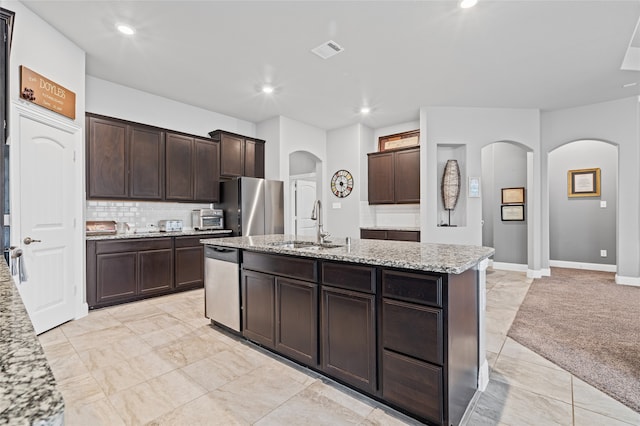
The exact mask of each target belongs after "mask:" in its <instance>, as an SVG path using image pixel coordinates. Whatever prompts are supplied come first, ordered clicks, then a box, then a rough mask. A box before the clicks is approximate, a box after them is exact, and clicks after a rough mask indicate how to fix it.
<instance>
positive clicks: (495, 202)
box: [481, 141, 533, 271]
mask: <svg viewBox="0 0 640 426" xmlns="http://www.w3.org/2000/svg"><path fill="white" fill-rule="evenodd" d="M532 154H533V153H532V151H531V149H529V148H528V147H526V146H524V145H522V144H520V143H517V142H512V141H500V142H493V143H491V144H489V145H486V146H484V147H483V148H482V151H481V165H482V166H481V167H482V221H483V226H482V245H483V246H488V247H493V248H495V250H496V253H495V255H494V258H493V259H494V268H496V269H508V270H519V271H527V269H528V264H529V250H528V246H529V233H530V228H531V225H530V223H529V221H528V216H529V215H528V213H527V210H528V207H529V203H528V201H527V194H528V192H529V190H530V189H531V188H530V186H531V182H529V181H528V179H529V173H528V170H529V167H530V162H531V158H532ZM518 188H523V191H522V192H523V194H524V199H523V200H522V202H521V201H520V200H517V199H504V200H503V192H504V193H505V195H506V194H511V193H518V192H520V190H519V189H518ZM504 190H506V191H504ZM520 213H522V216H521V217H518V214H520Z"/></svg>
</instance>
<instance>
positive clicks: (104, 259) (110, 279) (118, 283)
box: [89, 251, 138, 306]
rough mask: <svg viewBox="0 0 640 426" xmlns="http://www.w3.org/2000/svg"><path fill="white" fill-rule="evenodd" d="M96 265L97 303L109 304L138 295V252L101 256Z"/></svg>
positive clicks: (98, 257)
mask: <svg viewBox="0 0 640 426" xmlns="http://www.w3.org/2000/svg"><path fill="white" fill-rule="evenodd" d="M95 265H96V269H97V271H96V272H97V274H96V293H95V296H94V298H95V303H109V302H112V301H118V300H122V299H126V298H129V297H132V296H135V295H136V294H137V291H138V284H137V283H138V274H137V265H138V253H137V252H135V251H134V252H125V253H107V254H99V255H98V256H97V258H96V262H95ZM89 305H90V306H91V302H89Z"/></svg>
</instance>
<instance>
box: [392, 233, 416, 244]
mask: <svg viewBox="0 0 640 426" xmlns="http://www.w3.org/2000/svg"><path fill="white" fill-rule="evenodd" d="M387 240H395V241H414V242H417V243H419V242H420V231H392V230H388V231H387Z"/></svg>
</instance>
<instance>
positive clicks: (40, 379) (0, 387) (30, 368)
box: [0, 259, 64, 426]
mask: <svg viewBox="0 0 640 426" xmlns="http://www.w3.org/2000/svg"><path fill="white" fill-rule="evenodd" d="M0 424H10V425H38V426H40V425H62V424H64V400H63V399H62V394H61V393H60V391H58V389H57V388H56V381H55V378H54V377H53V373H52V372H51V368H50V367H49V363H48V362H47V358H46V357H45V355H44V351H43V350H42V346H41V345H40V342H39V341H38V337H37V336H36V333H35V331H34V330H33V325H32V324H31V320H30V319H29V315H28V314H27V311H26V309H25V307H24V304H23V303H22V298H21V297H20V294H19V293H18V288H17V287H16V285H15V284H14V282H13V279H12V278H11V274H10V273H9V268H8V267H7V264H6V263H5V262H4V259H2V260H0Z"/></svg>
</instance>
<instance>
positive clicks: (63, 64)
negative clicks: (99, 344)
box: [0, 0, 86, 317]
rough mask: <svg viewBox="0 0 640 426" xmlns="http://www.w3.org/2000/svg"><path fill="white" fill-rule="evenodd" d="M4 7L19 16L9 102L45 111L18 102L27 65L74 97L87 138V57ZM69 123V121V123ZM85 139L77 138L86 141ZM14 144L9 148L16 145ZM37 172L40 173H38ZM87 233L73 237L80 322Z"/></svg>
mask: <svg viewBox="0 0 640 426" xmlns="http://www.w3.org/2000/svg"><path fill="white" fill-rule="evenodd" d="M0 7H2V8H5V9H8V10H11V11H13V12H15V14H16V16H15V20H14V28H13V40H12V46H11V56H10V70H9V79H10V87H9V93H8V98H9V99H10V101H11V102H20V103H23V104H24V106H25V107H26V108H33V109H36V110H40V111H45V110H44V109H43V108H41V107H39V106H37V105H34V104H31V103H29V102H26V101H23V100H21V99H20V68H19V67H20V65H24V66H26V67H28V68H30V69H31V70H33V71H35V72H37V73H39V74H42V75H43V76H45V77H47V78H48V79H50V80H53V81H55V82H56V83H58V84H60V85H62V86H64V87H65V88H67V89H68V90H71V91H72V92H74V93H75V94H76V118H75V120H74V121H73V123H74V125H75V126H77V127H78V128H79V130H78V133H79V134H80V135H82V134H83V133H84V110H85V53H84V52H83V51H82V50H81V49H80V48H79V47H78V46H77V45H75V44H74V43H72V42H70V41H69V40H68V39H66V38H65V37H64V36H62V35H61V34H60V33H59V32H57V31H56V30H54V29H53V28H52V27H51V26H50V25H49V24H48V23H46V22H45V21H43V20H42V19H40V18H39V17H38V16H37V15H35V14H34V13H32V12H31V11H30V10H29V9H27V8H26V7H24V6H23V5H22V4H21V3H19V2H15V1H4V0H0ZM47 114H52V115H55V116H56V117H57V118H58V119H60V120H66V118H64V117H62V116H59V115H58V114H56V113H54V112H49V111H48V110H47ZM69 121H70V122H71V119H69ZM17 126H18V123H17V121H16V117H13V116H10V117H9V132H10V133H11V129H15V128H17ZM83 139H84V138H82V137H80V138H78V140H79V141H82V140H83ZM16 142H17V141H14V140H12V139H11V136H10V143H16ZM79 144H80V146H76V153H77V155H76V170H75V171H74V173H75V176H76V177H77V179H76V182H75V185H76V186H75V188H74V189H75V191H76V193H77V194H81V196H79V197H78V198H77V200H76V203H75V205H74V211H73V215H74V216H75V217H76V218H78V222H79V223H83V222H84V214H83V208H84V199H83V198H84V192H85V189H84V176H85V174H84V164H85V160H84V144H83V143H81V142H79ZM15 160H16V158H15V156H10V164H9V168H10V172H11V177H10V183H9V185H10V189H9V191H10V193H12V194H17V193H18V190H17V184H18V176H19V175H20V172H21V171H20V169H19V164H18V162H17V161H15ZM36 172H37V171H36ZM11 215H12V221H11V225H12V227H11V228H12V229H11V232H12V235H11V239H12V242H15V241H16V240H17V239H19V238H20V235H19V231H20V230H19V227H17V226H15V223H16V222H19V217H20V206H19V205H16V203H13V202H12V205H11ZM83 238H84V229H83V228H77V230H76V232H75V233H74V236H73V244H74V247H73V253H72V256H73V258H74V259H75V261H74V264H75V265H76V267H75V270H74V272H73V273H74V275H73V280H74V285H75V286H76V288H79V289H80V291H78V294H77V299H76V307H75V308H76V317H80V316H82V315H84V314H85V313H86V305H85V304H84V301H85V300H86V298H85V287H86V286H85V284H84V283H85V270H84V258H85V251H84V250H85V249H84V247H85V246H84V240H83Z"/></svg>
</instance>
